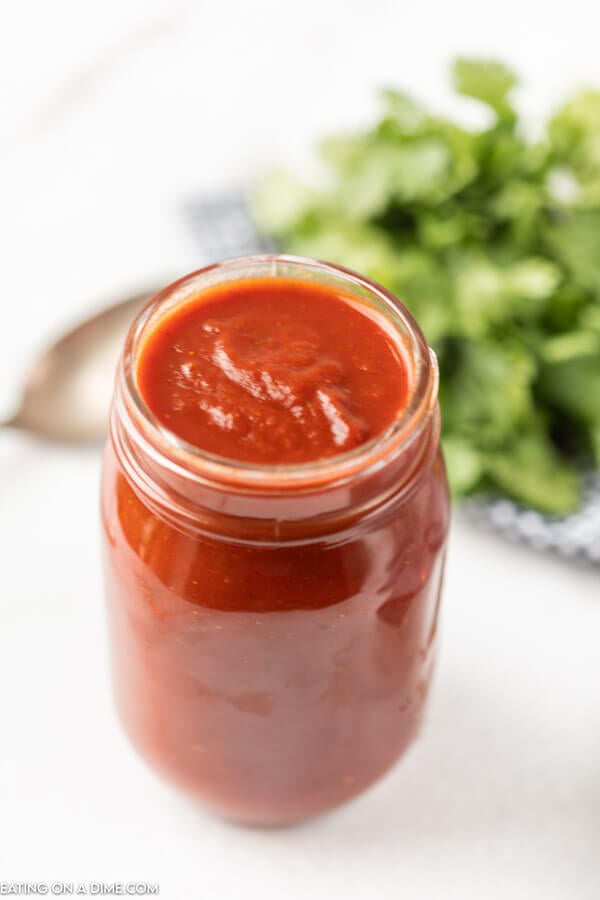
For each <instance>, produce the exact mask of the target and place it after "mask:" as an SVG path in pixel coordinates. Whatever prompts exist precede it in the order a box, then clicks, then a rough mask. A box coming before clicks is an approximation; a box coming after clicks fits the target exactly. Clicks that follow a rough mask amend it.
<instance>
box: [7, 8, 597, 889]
mask: <svg viewBox="0 0 600 900" xmlns="http://www.w3.org/2000/svg"><path fill="white" fill-rule="evenodd" d="M595 9H596V4H595V3H593V2H592V0H587V2H584V0H572V2H570V3H568V4H564V3H561V4H549V3H534V2H531V0H530V2H523V0H522V2H513V0H504V2H502V3H497V4H493V3H482V2H472V3H471V2H466V0H453V2H451V3H450V2H443V0H439V2H437V3H436V2H433V0H419V2H416V3H408V2H396V3H392V2H385V0H368V2H363V0H355V2H350V0H346V2H342V0H329V2H327V0H320V2H312V0H305V2H298V3H294V4H292V3H290V2H287V3H286V2H285V0H279V2H264V0H260V2H259V0H256V2H249V0H246V2H244V0H240V2H232V0H220V2H219V0H213V2H210V3H209V2H196V3H194V2H189V3H184V2H170V3H169V2H167V0H163V2H158V0H103V2H95V3H92V2H87V3H81V2H76V0H70V2H67V0H53V2H51V3H48V2H43V0H39V2H34V0H20V2H19V3H16V2H15V3H8V2H7V3H5V4H3V5H2V6H1V7H0V112H1V115H0V260H1V267H0V278H1V281H0V309H1V312H2V318H1V320H0V321H1V328H0V418H1V417H2V414H3V413H6V414H8V413H9V411H10V408H11V405H12V404H13V403H14V402H15V401H16V397H17V392H18V385H19V382H20V379H21V377H22V374H23V371H24V369H25V367H26V364H27V361H28V360H29V359H30V358H31V356H32V354H34V352H35V351H36V349H37V348H39V347H42V346H43V345H44V343H45V342H46V340H47V339H48V336H50V335H53V334H56V333H58V332H60V330H61V328H62V327H63V326H65V325H66V324H68V323H70V322H72V321H74V320H76V319H77V318H78V317H79V316H81V315H83V314H85V313H86V312H88V311H90V310H91V309H93V308H95V307H97V306H98V305H101V304H102V303H103V302H104V301H105V300H106V299H107V298H111V297H113V296H118V295H119V293H120V292H121V291H123V290H124V289H127V288H135V287H138V286H139V285H140V284H142V285H145V284H149V283H152V282H153V281H155V280H156V279H158V280H159V281H160V280H161V279H162V280H165V279H168V278H170V277H171V276H172V275H176V274H178V273H182V272H184V271H186V270H190V269H192V268H195V267H197V265H198V264H200V263H201V262H203V259H202V257H201V255H200V253H199V251H198V248H195V247H194V243H193V239H192V237H191V235H190V234H189V232H188V231H187V228H186V225H185V223H184V222H183V219H182V217H181V214H180V206H181V203H182V202H183V201H184V200H186V199H189V197H190V196H193V194H194V193H195V192H199V191H200V192H202V191H209V190H218V189H220V188H230V187H232V186H236V185H244V184H246V183H247V182H248V181H249V180H250V179H252V178H253V177H254V176H255V175H256V174H257V173H259V172H261V171H263V170H264V169H266V168H268V166H269V165H270V163H271V162H273V161H278V160H281V159H292V160H301V159H304V158H305V156H306V150H307V148H308V147H310V145H311V142H312V141H313V140H314V139H315V138H316V137H317V136H318V135H321V134H323V133H324V132H326V131H328V130H331V129H335V128H336V127H338V126H339V125H343V124H348V123H349V124H353V123H355V122H357V121H360V120H363V119H364V118H365V117H368V115H369V114H370V113H371V112H372V111H373V90H374V87H375V86H376V85H379V84H399V85H407V86H408V87H411V88H413V89H415V90H417V91H418V92H419V93H420V94H421V95H422V96H424V97H425V98H426V99H428V100H430V101H431V102H432V103H434V104H436V105H437V106H438V107H439V108H441V109H444V108H446V107H447V106H450V105H451V107H452V109H453V110H454V109H455V108H456V109H459V112H460V111H461V110H462V111H463V112H464V114H465V115H470V114H471V113H470V112H469V110H468V109H464V110H463V109H462V107H459V106H456V105H455V103H454V101H451V100H450V99H449V95H448V90H447V87H446V85H445V66H446V64H447V62H448V60H449V59H450V58H451V56H452V55H453V54H454V53H456V52H461V53H470V52H471V53H478V54H489V53H492V54H496V55H498V56H500V57H501V58H504V59H507V60H508V61H510V62H512V63H513V64H514V65H515V66H516V67H517V68H518V69H519V70H520V71H521V72H522V73H523V75H524V77H525V80H526V82H527V85H526V88H524V89H523V90H522V91H521V92H520V94H519V102H520V105H521V107H522V108H523V109H524V110H525V111H526V112H527V113H528V114H529V115H530V116H531V117H532V119H533V120H536V121H539V120H540V119H541V118H542V117H543V115H544V112H545V111H546V110H547V109H548V108H549V106H550V105H551V104H552V103H553V102H555V101H556V100H557V99H559V98H561V97H563V96H564V95H565V93H566V92H568V88H569V86H576V85H577V84H580V83H581V82H596V83H597V84H600V53H599V52H598V33H599V26H600V14H598V13H597V12H595ZM98 470H99V460H98V455H97V453H95V452H92V451H85V452H84V451H74V450H62V449H56V448H50V449H49V448H47V447H41V446H38V445H35V444H34V443H31V442H29V441H28V440H26V439H25V438H23V437H21V436H18V435H13V434H8V433H6V434H2V435H0V548H1V551H0V552H1V560H2V577H1V580H0V604H1V605H0V642H1V643H0V710H1V725H0V728H1V735H0V882H1V881H2V880H4V881H9V880H15V879H16V880H29V881H31V880H34V879H37V880H44V881H47V880H51V879H61V880H67V881H77V880H82V881H91V880H104V881H116V880H128V879H137V880H145V881H159V882H160V884H161V896H162V897H164V898H168V900H186V898H188V897H190V898H191V897H195V898H202V900H237V898H242V897H244V898H261V900H271V898H273V900H275V898H277V900H279V898H287V900H296V898H302V900H305V898H307V897H311V898H321V897H323V898H337V897H339V898H342V897H345V898H346V897H347V898H371V897H375V898H378V900H388V898H390V900H391V898H403V897H406V898H410V900H446V898H447V900H453V898H457V900H458V898H460V900H470V898H473V900H475V898H476V900H482V898H485V900H494V898H498V900H500V898H501V900H506V898H508V897H510V898H511V900H513V898H514V900H518V898H527V900H535V898H543V900H554V898H561V900H572V898H574V900H592V898H598V897H600V859H599V857H600V853H599V846H600V840H599V839H600V662H599V652H598V645H599V642H600V578H599V575H598V571H597V570H596V572H593V571H589V570H587V571H585V570H578V569H577V568H575V567H570V566H568V565H566V564H563V563H560V562H558V561H554V560H549V559H547V558H545V557H538V556H536V555H534V554H532V553H530V552H528V551H525V550H521V549H516V548H513V547H510V546H509V545H507V544H505V543H504V542H502V541H501V540H500V539H498V538H495V537H492V536H487V535H482V534H478V533H476V532H475V531H474V530H473V528H471V527H470V526H468V525H466V524H465V523H464V522H462V521H461V520H460V518H458V519H456V521H455V523H454V531H453V535H452V546H451V553H450V566H449V572H448V579H447V589H446V592H445V606H444V615H443V641H442V647H441V654H440V661H439V667H438V671H437V677H436V685H435V690H434V696H433V701H432V704H431V707H430V713H429V717H428V723H427V727H426V729H425V731H424V734H423V737H422V739H421V740H420V742H419V744H418V745H417V746H416V747H415V748H414V750H413V751H412V752H411V753H410V754H409V756H408V757H407V758H406V760H405V761H404V762H403V763H402V764H401V765H400V766H399V767H398V768H397V769H396V770H395V772H394V773H393V774H392V775H391V776H389V777H388V778H387V779H386V780H385V781H383V782H382V783H380V784H379V785H378V786H377V787H376V788H375V789H374V790H372V791H371V792H370V793H368V794H367V795H365V796H364V797H363V798H361V799H360V800H358V801H356V802H355V803H353V804H351V805H349V806H348V807H346V808H345V809H343V810H341V811H339V812H336V813H334V814H332V815H330V816H328V817H325V818H323V819H321V820H319V821H316V822H314V823H310V824H307V825H304V826H302V827H299V828H296V829H288V830H279V831H270V832H263V831H260V830H254V831H249V830H243V829H238V828H235V827H232V826H229V825H225V824H223V823H221V822H218V821H214V820H212V819H211V818H209V817H207V816H206V815H205V814H204V813H203V812H202V811H199V810H196V809H195V808H193V807H191V806H190V805H189V804H188V803H187V802H186V801H185V799H182V798H180V797H178V796H176V795H174V794H173V793H171V791H170V790H169V789H168V788H166V787H164V786H163V785H162V784H161V783H159V782H158V781H157V780H155V778H154V777H153V776H152V775H150V774H149V773H148V772H147V771H146V769H145V768H144V766H143V765H142V764H141V763H140V762H139V761H138V759H137V758H136V757H135V755H134V754H133V752H132V751H131V750H130V749H129V747H128V746H127V744H126V743H125V740H124V738H123V737H122V736H121V734H120V732H119V730H118V727H117V725H116V722H115V719H114V716H113V712H112V704H111V700H110V696H109V691H108V682H107V671H106V670H107V666H106V653H105V634H104V621H103V609H102V592H101V585H100V576H99V565H98V556H97V532H98V525H97V513H96V506H97V480H98Z"/></svg>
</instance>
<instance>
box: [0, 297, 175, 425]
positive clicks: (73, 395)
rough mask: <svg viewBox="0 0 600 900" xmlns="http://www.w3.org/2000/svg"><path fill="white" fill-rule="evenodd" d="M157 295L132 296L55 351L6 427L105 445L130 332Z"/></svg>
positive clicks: (37, 367)
mask: <svg viewBox="0 0 600 900" xmlns="http://www.w3.org/2000/svg"><path fill="white" fill-rule="evenodd" d="M166 283H167V282H165V284H166ZM155 293H156V291H141V292H140V293H138V294H135V295H133V296H131V297H127V298H126V299H124V300H122V301H121V302H119V303H117V304H115V305H114V306H110V307H108V308H107V309H105V310H103V311H102V312H100V313H98V314H97V315H95V316H92V318H90V319H87V320H86V321H85V322H82V323H81V324H80V325H78V326H76V327H75V328H74V329H73V330H72V331H69V332H68V333H67V334H65V335H64V336H63V337H61V338H60V339H59V340H58V341H57V342H56V343H55V344H53V345H52V346H51V347H49V348H48V350H46V351H45V352H44V353H43V354H42V355H41V356H40V357H39V358H38V359H37V360H36V361H35V362H34V364H33V366H32V367H31V370H30V372H29V375H28V377H27V380H26V382H25V387H24V390H23V395H22V398H21V405H20V408H19V409H18V411H17V412H16V413H15V414H14V416H12V417H11V418H10V419H8V420H6V421H5V422H0V427H12V428H19V429H22V430H23V431H27V432H29V433H30V434H33V435H35V436H36V437H40V438H44V439H46V440H51V441H56V442H59V443H84V442H91V441H98V440H101V439H102V438H103V437H104V435H105V434H106V429H107V420H108V408H109V405H110V398H111V394H112V388H113V380H114V373H115V368H116V364H117V360H118V357H119V352H120V349H121V347H122V344H123V341H124V339H125V335H126V333H127V329H128V328H129V326H130V324H131V322H132V320H133V318H134V316H135V315H136V313H137V312H138V311H139V310H140V309H141V308H142V307H143V306H144V305H145V304H146V303H147V302H148V300H149V299H150V298H151V297H152V296H153V295H154V294H155Z"/></svg>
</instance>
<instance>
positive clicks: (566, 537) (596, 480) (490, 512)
mask: <svg viewBox="0 0 600 900" xmlns="http://www.w3.org/2000/svg"><path fill="white" fill-rule="evenodd" d="M185 214H186V218H187V219H188V221H189V224H190V226H191V228H192V231H193V233H194V234H195V236H196V238H197V240H198V243H199V246H200V248H201V249H202V252H203V253H204V254H205V255H206V257H207V258H208V259H211V260H214V261H217V260H223V259H230V258H231V257H234V256H248V255H251V254H253V253H268V252H270V251H273V250H275V249H276V247H275V245H274V244H273V242H272V241H271V240H270V239H269V238H267V237H265V236H264V235H261V234H260V233H259V232H258V231H257V229H256V225H255V223H254V221H253V219H252V215H251V213H250V209H249V207H248V204H247V203H246V201H245V200H244V197H243V196H242V195H241V194H238V193H233V194H224V195H220V196H218V197H213V198H209V199H203V200H199V201H194V202H192V203H189V204H188V205H187V206H186V207H185ZM462 509H463V511H464V512H465V514H466V515H467V516H468V517H469V518H470V519H472V520H474V521H475V522H477V523H478V524H479V525H481V526H484V527H486V528H489V529H492V530H494V531H498V532H501V533H502V534H503V535H504V536H505V537H507V538H509V539H510V540H512V541H515V542H517V543H523V544H527V545H529V546H530V547H533V548H535V549H536V550H544V551H547V552H550V553H555V554H558V555H560V556H563V557H566V558H568V559H572V560H577V561H580V562H584V563H588V564H591V565H595V566H598V567H600V472H592V473H590V474H589V475H588V476H586V481H585V491H584V496H583V501H582V505H581V508H580V509H579V510H578V512H576V513H573V515H570V516H565V517H562V518H550V517H549V516H544V515H543V514H542V513H539V512H537V511H536V510H533V509H527V508H526V507H523V506H520V505H519V504H517V503H513V502H512V500H508V499H506V498H504V497H500V498H498V497H484V498H475V499H473V500H467V501H465V502H464V503H463V505H462Z"/></svg>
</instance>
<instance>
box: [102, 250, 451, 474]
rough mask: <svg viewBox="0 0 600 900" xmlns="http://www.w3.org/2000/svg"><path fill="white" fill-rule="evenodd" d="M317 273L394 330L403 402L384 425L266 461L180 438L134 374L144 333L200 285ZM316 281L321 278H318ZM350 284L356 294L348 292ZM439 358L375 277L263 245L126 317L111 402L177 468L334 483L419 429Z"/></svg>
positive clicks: (433, 393)
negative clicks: (404, 372) (347, 446)
mask: <svg viewBox="0 0 600 900" xmlns="http://www.w3.org/2000/svg"><path fill="white" fill-rule="evenodd" d="M310 275H312V276H316V277H317V278H320V279H321V280H322V279H325V280H327V279H329V280H330V281H333V282H334V283H337V284H338V285H339V286H340V287H344V288H346V296H347V297H348V299H350V300H357V301H359V302H360V301H362V302H363V303H364V306H365V309H366V311H367V312H369V311H370V312H371V314H373V313H375V314H376V316H377V320H378V322H379V324H380V325H387V330H388V332H390V331H392V330H393V334H392V336H393V337H395V339H396V344H397V346H398V349H399V350H401V351H402V352H403V355H404V356H405V357H406V358H407V361H408V364H409V371H410V374H411V387H410V393H409V399H408V402H407V403H406V404H405V405H403V407H402V408H401V409H400V410H399V412H398V414H397V415H396V417H395V418H394V420H393V421H392V422H391V423H390V425H389V426H388V427H387V428H386V429H385V430H384V431H382V432H380V433H379V434H377V435H375V436H374V437H373V438H371V439H370V440H369V441H366V442H365V443H363V444H360V445H359V446H358V447H355V448H353V449H352V450H349V451H346V452H345V453H340V454H336V455H334V456H330V457H327V458H325V459H319V460H309V461H307V462H302V463H295V464H281V465H264V464H257V463H251V462H244V461H239V460H236V459H232V458H230V457H225V456H219V455H217V454H214V453H210V452H208V451H206V450H203V449H202V448H200V447H197V446H196V445H194V444H190V443H189V442H187V441H185V440H183V439H182V438H180V437H179V436H178V435H176V434H175V433H174V432H172V431H171V430H170V429H168V428H167V427H166V426H165V425H163V424H162V423H161V422H160V421H159V420H158V419H157V417H156V416H155V415H154V414H153V413H152V411H151V410H150V408H149V407H148V405H147V403H146V402H145V400H144V397H143V396H142V393H141V390H140V388H139V384H138V379H137V360H138V359H139V353H140V351H141V347H142V345H143V342H144V337H145V336H146V335H147V333H150V332H151V331H152V325H153V323H156V322H157V321H158V320H159V319H160V318H161V317H162V316H164V315H165V314H166V313H167V312H168V310H170V309H173V308H174V307H175V306H177V305H179V304H185V303H186V302H190V301H192V300H193V299H194V298H196V297H197V296H198V295H199V294H201V293H202V291H203V290H205V289H208V288H209V287H213V286H214V285H216V284H221V283H223V282H226V281H244V280H247V279H251V278H253V277H273V278H278V277H279V278H282V279H283V278H287V279H288V280H297V279H298V277H300V278H302V277H303V276H304V277H305V278H306V277H307V276H310ZM321 283H322V282H321ZM352 291H354V294H353V293H352ZM437 389H438V365H437V359H436V356H435V353H434V352H433V350H431V348H429V347H428V345H427V342H426V340H425V337H424V335H423V332H422V331H421V329H420V327H419V325H418V323H417V322H416V320H415V318H414V317H413V315H412V314H411V313H410V312H409V310H408V309H407V308H406V306H405V305H404V304H403V303H402V302H401V301H400V300H399V299H398V298H397V297H395V296H394V294H392V293H391V292H390V291H388V290H387V289H386V288H384V287H383V286H382V285H380V284H378V283H377V282H375V281H373V280H371V279H369V278H367V277H366V276H364V275H360V274H359V273H357V272H355V271H353V270H351V269H348V268H345V267H344V266H339V265H335V264H333V263H329V262H324V261H321V260H316V259H311V258H309V257H302V256H293V255H289V254H278V253H268V254H259V255H253V256H245V257H237V258H234V259H229V260H226V261H223V262H217V263H213V264H212V265H208V266H205V267H203V268H201V269H198V270H196V271H194V272H191V273H190V274H188V275H185V276H183V277H182V278H180V279H178V280H177V281H175V282H173V283H171V284H169V285H167V286H166V287H165V288H163V289H162V290H161V291H159V293H158V294H156V295H154V297H152V298H151V299H150V301H149V302H148V303H147V304H146V306H145V307H144V308H143V309H142V310H141V311H140V313H138V315H137V316H136V318H135V319H134V321H133V322H132V324H131V327H130V329H129V332H128V334H127V337H126V339H125V345H124V349H123V352H122V354H121V359H120V363H119V369H118V372H117V386H116V395H115V405H116V407H117V415H118V416H119V418H120V419H121V422H124V423H125V425H126V428H127V431H128V432H129V436H130V438H134V439H135V440H136V443H139V442H140V439H141V440H142V442H143V445H144V448H143V449H144V451H145V452H146V453H148V454H149V455H150V456H152V457H153V458H154V459H155V461H156V462H159V463H160V464H161V465H163V466H166V467H167V468H169V469H171V470H173V471H176V472H177V473H178V474H179V475H185V476H186V477H188V478H196V479H198V480H201V481H209V482H212V483H215V482H217V483H219V484H221V485H228V486H230V488H232V489H235V488H238V489H241V490H243V489H244V488H248V489H252V490H258V491H260V492H262V491H263V490H264V491H267V492H271V491H280V490H294V491H295V490H302V489H307V488H309V489H310V488H315V487H318V486H319V485H325V484H328V485H331V484H334V483H335V484H340V483H343V482H346V481H347V480H349V479H351V478H353V477H356V476H357V475H358V474H361V473H367V472H368V473H373V472H374V471H376V470H377V468H379V467H380V466H382V465H383V464H384V463H385V461H386V460H387V459H389V458H390V456H395V455H396V454H397V453H399V452H401V451H402V450H403V449H404V448H405V447H406V446H407V445H408V444H409V443H411V442H412V440H413V439H414V438H415V436H416V435H417V434H418V433H419V432H420V431H421V428H422V426H423V424H424V423H425V422H426V421H427V420H428V418H429V413H430V412H431V410H432V408H433V407H434V405H435V403H436V401H437Z"/></svg>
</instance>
